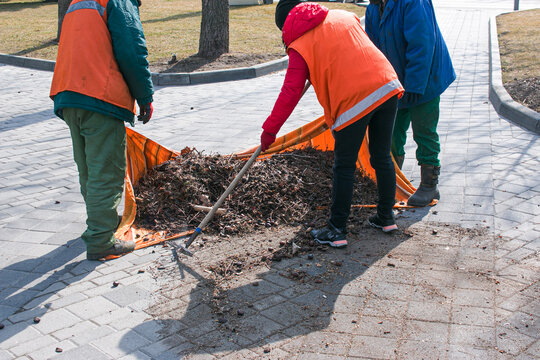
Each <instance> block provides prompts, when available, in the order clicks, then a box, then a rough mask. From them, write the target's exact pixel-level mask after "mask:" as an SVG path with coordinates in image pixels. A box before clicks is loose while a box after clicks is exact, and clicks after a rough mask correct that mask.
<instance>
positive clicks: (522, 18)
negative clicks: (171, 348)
mask: <svg viewBox="0 0 540 360" xmlns="http://www.w3.org/2000/svg"><path fill="white" fill-rule="evenodd" d="M497 31H498V38H499V47H500V55H501V67H502V78H503V84H504V87H505V88H506V90H507V91H508V93H509V94H510V96H512V98H513V99H514V100H515V101H517V102H519V103H521V104H522V105H524V106H527V107H529V108H531V109H532V110H535V111H537V112H540V56H539V55H538V54H540V9H534V10H527V11H518V12H513V13H508V14H503V15H499V16H497Z"/></svg>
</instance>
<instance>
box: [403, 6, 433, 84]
mask: <svg viewBox="0 0 540 360" xmlns="http://www.w3.org/2000/svg"><path fill="white" fill-rule="evenodd" d="M433 16H434V15H433V14H432V13H431V9H430V6H429V4H428V3H427V1H425V0H414V1H408V2H407V4H406V5H405V11H404V15H403V36H404V37H405V41H406V43H407V48H406V52H405V58H406V59H405V60H406V61H405V63H406V67H405V78H404V84H403V85H404V87H405V92H407V93H415V94H424V91H425V89H426V86H427V83H428V78H429V73H430V71H431V63H432V61H433V53H434V51H435V39H436V29H435V28H434V25H433Z"/></svg>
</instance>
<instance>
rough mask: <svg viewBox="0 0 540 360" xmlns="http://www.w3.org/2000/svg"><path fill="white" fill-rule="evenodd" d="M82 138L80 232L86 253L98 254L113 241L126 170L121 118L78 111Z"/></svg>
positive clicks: (113, 242) (124, 136) (123, 132)
mask: <svg viewBox="0 0 540 360" xmlns="http://www.w3.org/2000/svg"><path fill="white" fill-rule="evenodd" d="M77 113H78V116H79V117H80V119H81V135H82V136H83V137H84V140H85V153H86V165H87V167H88V181H87V185H86V212H87V217H88V218H87V221H86V224H87V226H88V227H87V229H86V231H85V232H84V234H83V235H82V238H83V240H84V241H85V243H86V248H87V253H88V254H89V255H90V254H99V253H102V252H103V251H105V250H107V249H110V248H111V247H112V246H113V245H114V244H115V242H116V239H115V237H114V231H115V230H116V227H117V225H118V214H117V208H118V205H119V204H120V200H121V198H122V191H123V187H124V176H125V172H126V130H125V127H124V122H123V121H122V120H120V119H116V118H113V117H109V116H105V115H102V114H99V113H95V112H92V111H86V110H78V112H77Z"/></svg>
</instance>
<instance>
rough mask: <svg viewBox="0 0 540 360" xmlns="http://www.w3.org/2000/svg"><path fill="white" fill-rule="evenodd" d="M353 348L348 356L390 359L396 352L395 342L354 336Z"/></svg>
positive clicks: (386, 339)
mask: <svg viewBox="0 0 540 360" xmlns="http://www.w3.org/2000/svg"><path fill="white" fill-rule="evenodd" d="M352 341H353V344H354V346H352V347H351V349H350V351H349V355H350V356H356V357H367V358H370V357H377V358H379V359H391V358H393V357H394V356H395V351H397V347H398V345H397V340H395V339H389V338H380V337H370V336H356V337H354V338H353V340H352Z"/></svg>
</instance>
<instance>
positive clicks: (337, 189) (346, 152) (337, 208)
mask: <svg viewBox="0 0 540 360" xmlns="http://www.w3.org/2000/svg"><path fill="white" fill-rule="evenodd" d="M397 103H398V99H397V95H396V96H393V97H391V98H390V99H388V100H387V101H386V102H384V103H382V104H381V105H379V106H378V107H377V108H376V109H375V110H373V111H372V112H370V113H369V114H367V115H366V116H364V117H363V118H361V119H359V120H357V121H356V122H354V123H353V124H351V125H349V126H347V127H345V128H343V129H341V130H340V131H333V132H332V135H333V136H334V139H335V148H334V167H333V171H334V179H333V184H332V207H331V213H330V222H331V223H332V224H333V225H334V226H335V227H337V228H339V229H342V230H346V226H347V219H348V218H349V214H350V211H351V201H352V194H353V187H354V172H355V170H356V161H357V159H358V152H359V151H360V146H361V145H362V140H363V139H364V134H365V133H366V128H367V126H368V125H369V131H368V136H369V138H368V139H369V154H370V163H371V166H372V167H373V169H375V175H376V177H377V191H378V194H379V202H378V204H377V214H378V215H379V216H380V217H382V218H384V219H393V213H392V208H393V206H394V204H395V195H396V172H395V169H394V163H393V162H392V157H391V156H390V150H391V146H392V131H393V129H394V120H395V117H396V112H397Z"/></svg>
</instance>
